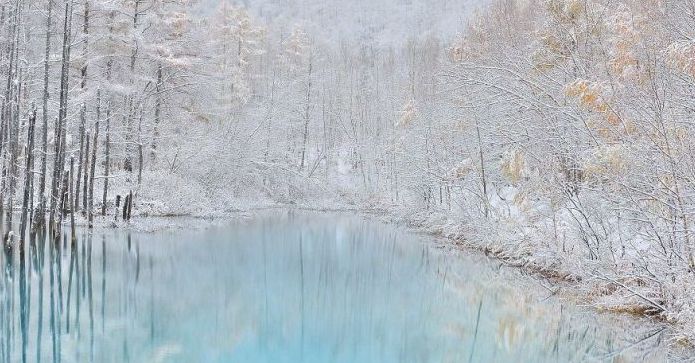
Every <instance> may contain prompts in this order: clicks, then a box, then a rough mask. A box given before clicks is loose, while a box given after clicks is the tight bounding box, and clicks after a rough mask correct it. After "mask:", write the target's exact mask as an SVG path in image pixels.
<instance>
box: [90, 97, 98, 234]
mask: <svg viewBox="0 0 695 363" xmlns="http://www.w3.org/2000/svg"><path fill="white" fill-rule="evenodd" d="M100 118H101V91H99V90H97V119H96V123H95V124H94V141H93V142H92V145H93V146H92V164H91V167H90V171H89V204H88V206H87V216H88V220H89V228H92V227H93V226H94V172H95V171H96V165H97V145H99V144H98V140H99V119H100Z"/></svg>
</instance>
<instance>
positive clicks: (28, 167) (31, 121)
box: [19, 109, 36, 243]
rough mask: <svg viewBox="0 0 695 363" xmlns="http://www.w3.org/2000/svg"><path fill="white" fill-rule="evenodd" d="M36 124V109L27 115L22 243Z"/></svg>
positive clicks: (31, 173) (22, 240)
mask: <svg viewBox="0 0 695 363" xmlns="http://www.w3.org/2000/svg"><path fill="white" fill-rule="evenodd" d="M35 125H36V109H34V110H33V111H32V113H31V116H29V128H28V131H27V145H28V146H27V152H26V154H27V157H26V169H25V171H24V200H23V202H22V216H21V222H20V227H19V229H20V231H19V233H20V238H19V240H20V242H21V243H24V237H25V233H26V229H27V220H28V216H29V199H31V181H32V179H33V178H34V174H33V170H32V169H33V165H34V127H35Z"/></svg>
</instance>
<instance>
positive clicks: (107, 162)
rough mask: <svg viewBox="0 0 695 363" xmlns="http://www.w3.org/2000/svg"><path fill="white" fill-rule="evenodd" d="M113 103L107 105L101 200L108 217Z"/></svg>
mask: <svg viewBox="0 0 695 363" xmlns="http://www.w3.org/2000/svg"><path fill="white" fill-rule="evenodd" d="M110 150H111V102H108V103H107V105H106V142H105V145H104V194H103V198H102V200H101V215H102V216H106V197H107V195H108V191H109V166H110V164H111V155H110Z"/></svg>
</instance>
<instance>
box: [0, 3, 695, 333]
mask: <svg viewBox="0 0 695 363" xmlns="http://www.w3.org/2000/svg"><path fill="white" fill-rule="evenodd" d="M251 3H253V4H248V2H232V1H224V0H223V1H219V2H217V1H208V2H202V3H201V2H199V1H195V0H0V49H2V51H0V82H1V83H0V87H1V88H0V90H1V96H0V100H1V110H0V119H1V127H0V165H1V171H0V173H1V174H0V177H1V179H0V214H2V218H3V222H2V223H3V226H6V227H3V236H2V238H3V245H4V251H5V253H6V254H12V253H14V251H20V252H19V253H20V256H22V257H21V258H22V260H24V259H25V258H26V257H25V254H31V253H35V248H34V247H32V246H27V244H26V243H25V239H26V238H27V237H28V235H31V234H34V233H41V232H40V231H49V235H51V236H55V238H59V237H60V235H61V234H62V233H63V230H65V231H70V230H72V231H73V238H74V229H75V227H74V226H75V225H85V226H88V227H90V228H91V227H92V226H95V225H99V226H109V225H115V226H126V227H127V225H128V223H130V221H131V220H136V219H139V218H145V217H147V216H196V217H221V216H225V215H228V214H230V213H235V212H238V211H244V210H249V209H254V208H265V207H274V206H290V205H291V206H297V207H301V208H307V209H318V210H357V211H362V212H369V213H374V214H377V215H380V216H384V218H387V219H391V220H396V221H401V222H406V223H408V224H410V225H412V226H416V227H419V228H422V229H424V230H427V231H429V232H431V233H433V234H437V235H441V236H444V237H447V238H450V239H454V240H456V241H460V242H461V243H465V244H469V245H471V246H474V247H475V248H478V249H480V250H482V251H484V252H485V253H486V254H488V255H491V256H494V257H495V258H497V259H499V260H500V261H502V262H504V263H506V264H510V265H514V266H518V267H521V268H523V269H525V270H528V271H531V272H533V273H536V274H539V275H541V276H544V277H547V278H548V279H550V280H553V281H557V282H558V283H568V284H572V285H573V286H576V289H577V290H578V291H579V293H578V294H579V295H580V296H581V297H582V299H583V300H585V301H586V302H587V304H590V305H593V306H596V307H598V308H600V309H603V310H608V311H616V312H626V313H631V314H636V315H639V316H650V317H654V318H656V319H661V320H665V321H668V322H671V323H672V324H673V325H674V326H675V327H676V329H677V331H678V333H679V334H678V338H679V339H682V341H688V340H690V341H692V339H695V323H694V322H695V282H694V281H695V279H694V278H693V277H694V274H695V255H694V249H695V154H694V153H693V149H692V148H693V146H692V145H693V141H695V97H694V95H695V1H694V0H618V1H610V0H490V1H480V2H477V3H473V2H471V3H466V4H462V2H461V1H455V0H434V1H429V2H427V4H426V5H423V4H422V3H418V2H411V1H405V0H403V1H401V0H393V1H391V2H389V6H392V7H394V8H403V9H406V10H409V11H413V12H418V14H425V15H424V16H423V17H421V18H419V20H418V21H415V20H413V19H409V18H407V17H404V18H403V19H405V20H403V21H405V22H406V23H405V24H401V23H399V22H400V21H401V20H399V19H400V18H399V17H398V16H397V15H392V17H390V18H389V17H388V16H386V15H387V14H389V13H390V10H389V7H385V8H384V9H378V10H379V11H378V12H377V11H376V10H375V9H372V8H369V7H368V6H369V5H367V4H369V2H363V1H358V2H356V4H359V5H360V6H362V7H366V8H360V9H362V10H359V11H357V10H356V12H357V13H358V14H357V16H356V18H357V21H358V22H360V24H362V25H363V27H362V28H360V29H367V30H366V31H363V32H359V31H353V29H352V28H351V27H350V26H349V25H345V24H344V23H343V22H342V20H343V19H344V17H346V16H347V15H346V14H345V12H348V11H350V6H345V5H343V6H341V5H340V3H341V2H339V1H335V2H327V3H329V4H328V5H326V6H323V7H319V8H317V9H313V10H315V11H316V13H318V14H320V15H321V18H320V19H321V21H316V20H315V17H313V15H312V14H311V13H310V11H309V10H306V9H307V6H309V5H308V4H309V3H310V2H308V1H304V2H302V1H289V0H266V1H263V2H258V3H254V2H251ZM355 7H356V8H357V5H355ZM278 9H284V10H285V11H284V12H280V11H278ZM287 9H290V10H291V9H300V10H301V9H303V10H302V11H303V12H304V13H305V14H304V17H303V18H302V20H301V21H297V20H296V19H295V18H293V17H291V16H285V15H282V14H284V13H286V10H287ZM466 9H467V10H466ZM471 9H474V10H471ZM297 11H298V13H301V12H302V11H299V10H297ZM464 11H465V15H464ZM404 13H408V11H405V10H404ZM370 14H371V15H370ZM396 14H400V13H397V12H396ZM443 14H452V15H451V17H450V18H446V17H443ZM382 15H383V19H381V21H383V23H380V22H379V21H375V19H377V18H380V17H381V16H382ZM442 18H445V19H444V20H442ZM312 19H313V20H312ZM396 23H398V24H399V25H398V28H397V29H399V31H391V30H393V29H394V28H396V26H395V25H394V26H388V24H396ZM384 24H386V25H384ZM404 29H407V30H404ZM401 30H402V31H401ZM70 226H72V228H69V227H70Z"/></svg>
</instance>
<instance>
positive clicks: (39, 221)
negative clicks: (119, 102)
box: [35, 0, 53, 227]
mask: <svg viewBox="0 0 695 363" xmlns="http://www.w3.org/2000/svg"><path fill="white" fill-rule="evenodd" d="M52 17H53V0H48V16H47V17H46V49H45V54H44V59H43V109H42V115H41V116H42V117H43V130H42V134H41V146H42V152H41V175H40V179H39V211H38V213H37V214H38V216H37V217H35V218H36V225H37V226H38V227H41V226H43V225H44V223H45V218H46V173H47V170H46V164H47V159H48V99H49V97H50V95H49V92H48V83H49V82H48V81H49V73H50V64H49V58H50V56H51V18H52Z"/></svg>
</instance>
